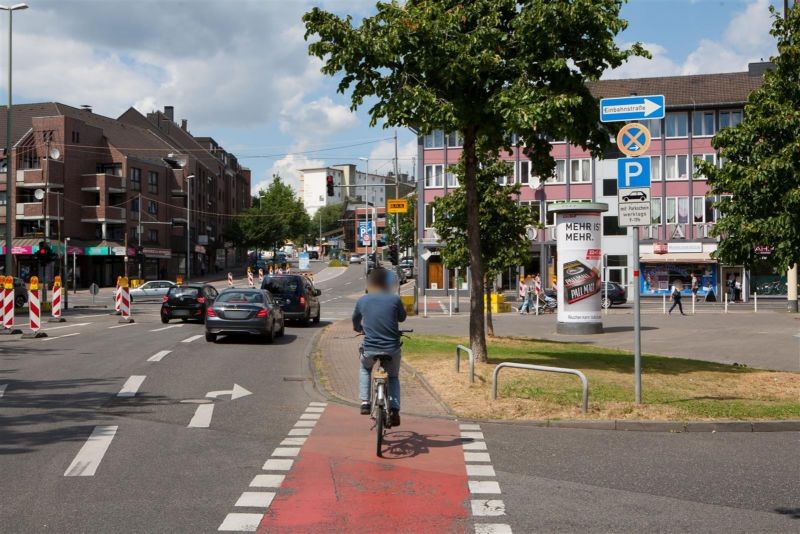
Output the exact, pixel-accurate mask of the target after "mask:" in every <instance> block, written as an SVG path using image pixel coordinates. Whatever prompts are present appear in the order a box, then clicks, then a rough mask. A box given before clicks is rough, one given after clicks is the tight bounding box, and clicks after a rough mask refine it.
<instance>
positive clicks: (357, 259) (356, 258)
mask: <svg viewBox="0 0 800 534" xmlns="http://www.w3.org/2000/svg"><path fill="white" fill-rule="evenodd" d="M349 261H350V264H353V263H358V264H359V265H361V262H362V261H364V258H362V257H361V255H360V254H350V260H349Z"/></svg>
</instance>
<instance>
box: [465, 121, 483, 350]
mask: <svg viewBox="0 0 800 534" xmlns="http://www.w3.org/2000/svg"><path fill="white" fill-rule="evenodd" d="M475 141H476V132H475V128H468V129H467V130H466V131H465V132H464V155H463V157H464V164H465V165H464V188H465V191H466V193H467V246H468V248H469V267H470V274H471V282H472V283H471V284H470V295H469V344H470V348H471V349H472V353H473V354H474V355H475V361H478V362H484V363H485V362H486V330H485V325H484V322H483V321H484V319H483V309H484V304H483V258H482V257H481V227H480V215H479V213H478V211H479V205H480V202H479V199H478V186H477V183H476V176H475V171H476V170H477V168H478V156H477V154H476V147H475Z"/></svg>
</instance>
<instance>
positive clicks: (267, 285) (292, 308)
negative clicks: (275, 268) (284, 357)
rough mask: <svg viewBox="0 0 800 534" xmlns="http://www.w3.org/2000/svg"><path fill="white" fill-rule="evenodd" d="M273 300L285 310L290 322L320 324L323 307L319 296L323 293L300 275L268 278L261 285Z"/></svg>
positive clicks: (285, 315)
mask: <svg viewBox="0 0 800 534" xmlns="http://www.w3.org/2000/svg"><path fill="white" fill-rule="evenodd" d="M261 289H266V290H267V291H269V292H270V293H271V294H272V298H273V299H275V302H276V303H278V304H279V305H280V307H281V309H283V315H284V317H286V318H287V319H289V320H292V321H300V322H302V323H303V324H309V323H311V322H314V323H318V322H319V319H320V314H321V313H322V311H321V306H320V303H319V298H318V297H319V296H320V295H321V294H322V292H321V291H320V290H319V289H315V288H314V284H312V283H311V280H309V279H308V278H306V277H305V276H302V275H299V274H281V275H277V276H267V277H266V278H264V281H263V282H262V283H261Z"/></svg>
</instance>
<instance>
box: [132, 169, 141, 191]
mask: <svg viewBox="0 0 800 534" xmlns="http://www.w3.org/2000/svg"><path fill="white" fill-rule="evenodd" d="M131 189H133V190H134V191H141V190H142V169H137V168H136V167H131Z"/></svg>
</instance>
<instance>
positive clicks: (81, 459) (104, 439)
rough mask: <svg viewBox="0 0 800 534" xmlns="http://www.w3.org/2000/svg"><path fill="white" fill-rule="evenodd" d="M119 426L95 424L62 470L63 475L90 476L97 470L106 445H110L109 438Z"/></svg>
mask: <svg viewBox="0 0 800 534" xmlns="http://www.w3.org/2000/svg"><path fill="white" fill-rule="evenodd" d="M118 428H119V427H118V426H116V425H110V426H96V427H94V430H93V431H92V435H91V436H89V439H87V440H86V443H84V444H83V447H81V450H79V451H78V454H77V455H76V456H75V459H74V460H72V463H71V464H70V465H69V467H67V470H66V471H64V476H65V477H91V476H94V474H95V472H97V468H98V467H100V462H101V461H102V460H103V456H105V454H106V451H107V450H108V447H109V446H110V445H111V440H113V439H114V436H115V435H116V433H117V429H118Z"/></svg>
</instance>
